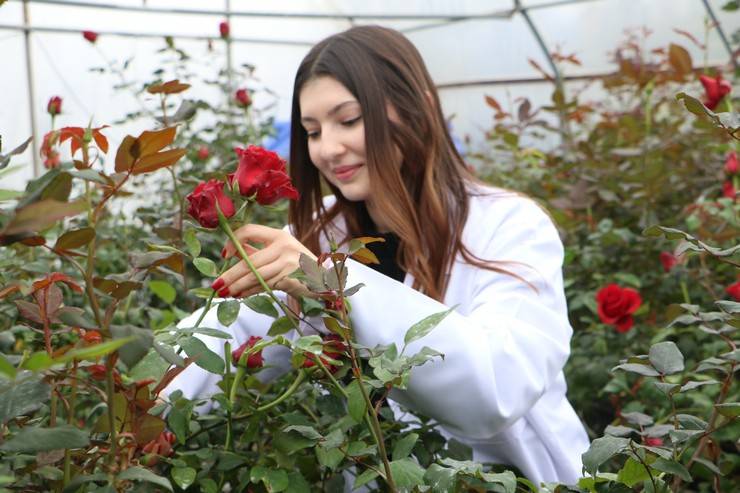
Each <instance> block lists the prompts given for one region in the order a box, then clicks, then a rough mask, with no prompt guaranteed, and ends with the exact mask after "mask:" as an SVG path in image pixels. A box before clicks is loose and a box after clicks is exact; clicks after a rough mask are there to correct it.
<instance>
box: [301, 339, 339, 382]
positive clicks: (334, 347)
mask: <svg viewBox="0 0 740 493" xmlns="http://www.w3.org/2000/svg"><path fill="white" fill-rule="evenodd" d="M346 350H347V344H346V343H345V342H344V340H342V338H341V337H340V336H339V335H337V334H329V335H327V336H325V337H324V350H323V352H322V355H321V356H319V358H320V359H321V362H322V363H324V366H326V369H327V370H329V372H330V373H336V371H337V370H338V369H339V367H338V366H335V365H332V364H330V363H329V359H327V358H331V359H333V360H339V359H340V358H341V357H342V356H343V355H344V352H345V351H346ZM324 356H326V358H325V357H324ZM314 366H316V356H315V355H313V354H311V353H307V354H306V359H305V361H304V362H303V368H312V367H314Z"/></svg>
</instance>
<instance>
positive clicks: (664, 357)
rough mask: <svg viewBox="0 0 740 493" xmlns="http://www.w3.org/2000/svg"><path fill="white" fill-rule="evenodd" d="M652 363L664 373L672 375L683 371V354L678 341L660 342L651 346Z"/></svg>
mask: <svg viewBox="0 0 740 493" xmlns="http://www.w3.org/2000/svg"><path fill="white" fill-rule="evenodd" d="M649 357H650V363H651V364H652V365H653V367H655V369H656V370H658V371H659V372H660V373H662V374H664V375H671V374H673V373H678V372H680V371H683V369H684V364H683V354H681V351H679V349H678V346H676V343H674V342H671V341H665V342H659V343H657V344H653V345H652V346H651V347H650V354H649Z"/></svg>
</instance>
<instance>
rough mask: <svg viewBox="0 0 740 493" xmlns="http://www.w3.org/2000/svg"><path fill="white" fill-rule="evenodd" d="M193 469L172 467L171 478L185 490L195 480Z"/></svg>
mask: <svg viewBox="0 0 740 493" xmlns="http://www.w3.org/2000/svg"><path fill="white" fill-rule="evenodd" d="M195 475H196V472H195V469H193V468H192V467H173V468H172V479H173V481H175V484H176V485H177V486H179V487H180V488H182V489H184V490H186V489H188V488H189V487H190V485H192V484H193V483H194V482H195Z"/></svg>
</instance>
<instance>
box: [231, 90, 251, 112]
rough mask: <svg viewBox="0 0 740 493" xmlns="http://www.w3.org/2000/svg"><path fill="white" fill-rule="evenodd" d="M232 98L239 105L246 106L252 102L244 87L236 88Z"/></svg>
mask: <svg viewBox="0 0 740 493" xmlns="http://www.w3.org/2000/svg"><path fill="white" fill-rule="evenodd" d="M234 100H235V101H236V102H237V103H238V104H239V106H243V107H245V108H246V107H247V106H249V105H250V104H252V98H251V97H250V96H249V92H248V91H247V90H246V89H238V90H237V91H236V92H235V93H234Z"/></svg>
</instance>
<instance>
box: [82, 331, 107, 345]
mask: <svg viewBox="0 0 740 493" xmlns="http://www.w3.org/2000/svg"><path fill="white" fill-rule="evenodd" d="M82 340H83V341H85V345H86V346H92V345H94V344H100V343H101V342H103V336H101V335H100V332H98V331H97V330H88V331H87V332H85V335H84V336H82Z"/></svg>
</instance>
